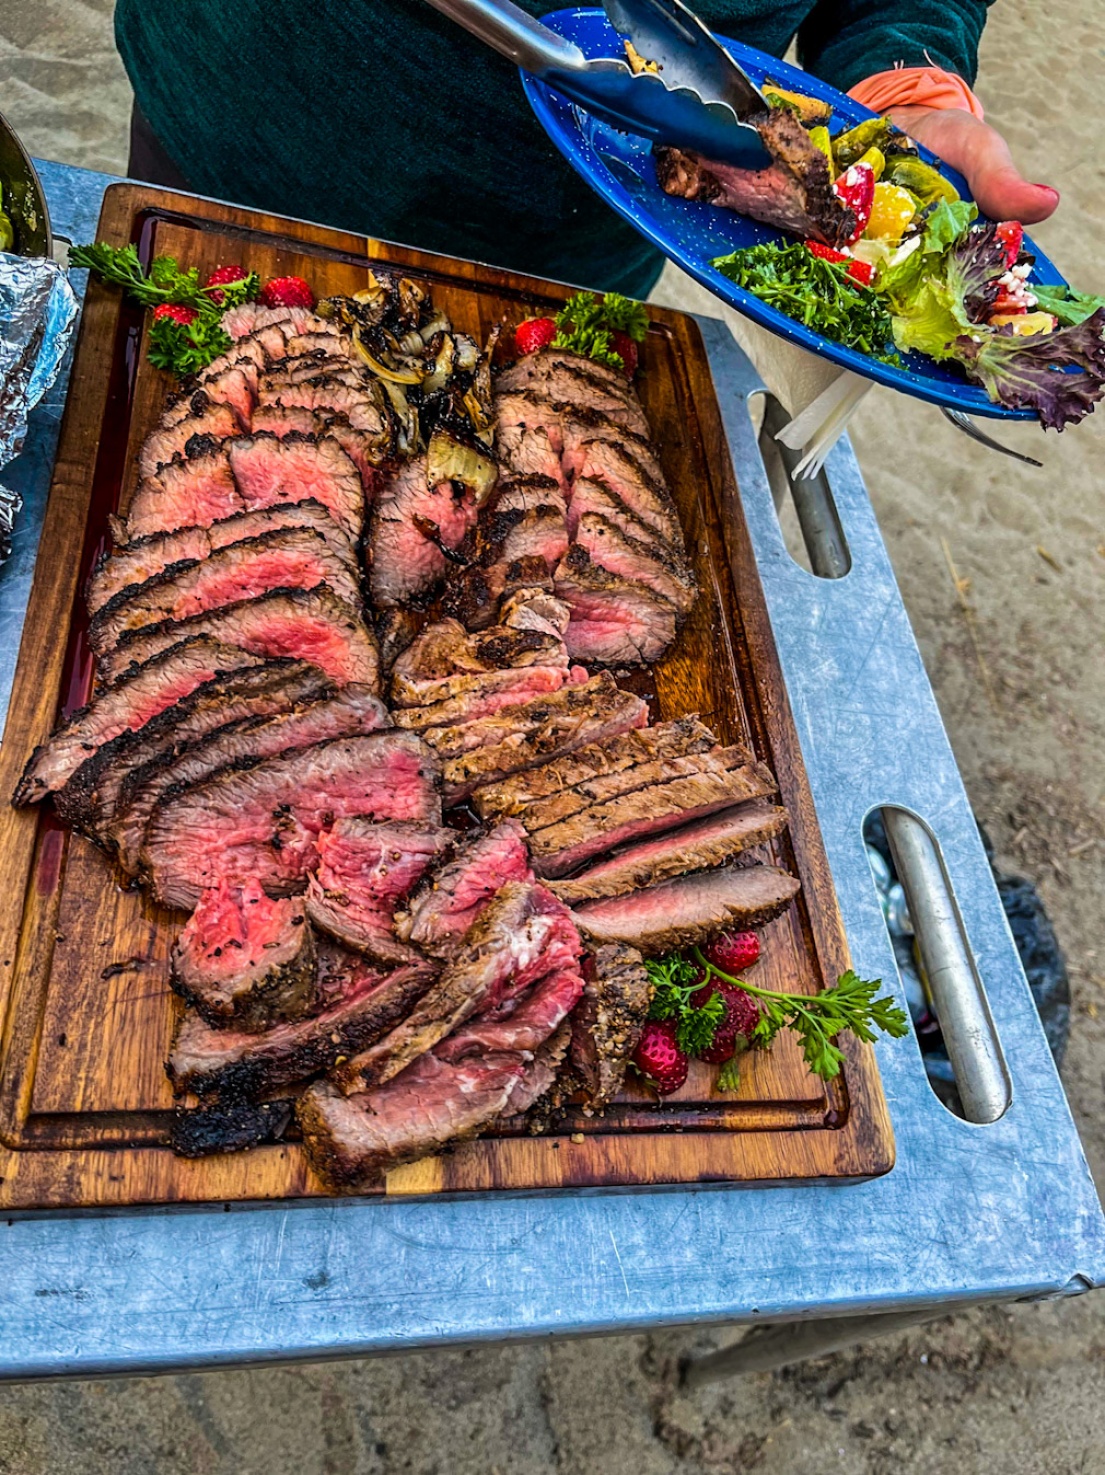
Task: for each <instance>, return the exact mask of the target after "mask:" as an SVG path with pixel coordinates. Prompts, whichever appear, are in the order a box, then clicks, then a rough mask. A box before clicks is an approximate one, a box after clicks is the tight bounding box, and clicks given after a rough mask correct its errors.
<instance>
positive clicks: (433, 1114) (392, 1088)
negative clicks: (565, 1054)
mask: <svg viewBox="0 0 1105 1475" xmlns="http://www.w3.org/2000/svg"><path fill="white" fill-rule="evenodd" d="M525 1074H526V1059H525V1057H524V1056H522V1055H517V1054H510V1053H501V1054H495V1055H486V1056H483V1057H482V1058H472V1059H468V1060H463V1061H461V1063H460V1064H459V1065H447V1064H446V1063H445V1062H444V1061H441V1060H438V1059H437V1057H436V1056H435V1055H432V1054H431V1055H423V1056H421V1058H420V1059H418V1060H416V1061H415V1063H414V1064H413V1065H412V1066H410V1068H409V1069H407V1070H405V1071H404V1072H403V1073H402V1075H400V1076H397V1077H396V1079H395V1080H394V1081H391V1082H390V1083H389V1084H388V1085H387V1086H385V1087H383V1088H382V1089H380V1090H376V1091H368V1092H362V1093H361V1094H360V1095H357V1096H343V1095H342V1094H341V1093H340V1092H339V1091H338V1090H336V1089H335V1088H334V1087H333V1086H332V1085H330V1083H329V1082H328V1081H319V1082H317V1083H316V1084H315V1085H313V1086H311V1087H310V1089H309V1090H308V1091H306V1092H305V1093H304V1095H303V1096H301V1097H300V1099H299V1100H298V1101H297V1102H296V1117H297V1119H298V1121H299V1125H300V1129H301V1131H302V1133H303V1142H304V1146H305V1147H306V1149H307V1157H308V1160H309V1162H310V1164H311V1167H312V1168H313V1169H314V1171H315V1172H316V1173H317V1174H318V1175H319V1177H320V1178H321V1179H322V1180H323V1182H324V1183H326V1184H327V1185H329V1186H330V1187H331V1188H333V1189H336V1190H339V1191H343V1190H344V1191H347V1192H348V1191H352V1190H354V1189H358V1188H367V1187H369V1186H370V1185H372V1184H374V1183H376V1182H378V1181H379V1179H380V1178H381V1177H382V1176H383V1174H384V1173H386V1172H387V1170H388V1169H389V1168H395V1167H398V1166H399V1165H400V1164H401V1163H410V1162H416V1161H417V1160H418V1159H419V1158H422V1157H426V1156H427V1155H428V1154H430V1153H435V1152H440V1151H441V1150H442V1148H444V1147H446V1146H448V1145H450V1144H453V1143H459V1142H463V1141H465V1140H466V1139H468V1138H471V1137H475V1136H476V1135H477V1134H478V1133H479V1132H480V1131H481V1130H482V1129H483V1128H484V1127H486V1126H487V1125H488V1124H489V1123H490V1122H492V1121H494V1120H495V1119H496V1118H497V1117H500V1116H502V1115H503V1113H504V1112H508V1111H509V1110H510V1101H511V1097H512V1095H513V1094H514V1093H515V1092H516V1091H517V1090H518V1088H519V1086H520V1084H521V1082H522V1081H523V1079H524V1077H525Z"/></svg>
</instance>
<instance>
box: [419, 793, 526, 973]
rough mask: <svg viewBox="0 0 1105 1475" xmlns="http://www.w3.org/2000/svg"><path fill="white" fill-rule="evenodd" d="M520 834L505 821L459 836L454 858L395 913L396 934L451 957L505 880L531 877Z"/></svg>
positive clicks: (513, 822) (517, 827)
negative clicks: (401, 911) (403, 910)
mask: <svg viewBox="0 0 1105 1475" xmlns="http://www.w3.org/2000/svg"><path fill="white" fill-rule="evenodd" d="M532 880H533V872H532V871H531V870H530V864H529V850H528V849H527V848H526V832H525V830H524V829H523V828H522V826H521V825H520V824H519V823H518V821H517V820H506V821H504V823H503V824H501V825H496V826H495V828H494V829H493V830H489V831H488V832H487V833H486V834H481V833H479V832H476V833H475V834H472V835H469V836H466V837H465V840H464V842H463V844H462V845H461V847H460V850H459V852H458V854H457V856H456V858H455V859H454V860H452V861H450V863H449V864H448V865H447V866H444V867H442V868H441V869H440V870H436V871H435V872H434V873H433V875H432V876H430V877H429V878H428V880H427V881H426V882H425V883H424V884H423V885H422V886H421V887H420V888H419V890H418V891H417V892H416V893H415V895H414V897H413V898H412V900H411V903H410V906H409V909H408V911H407V912H406V913H405V914H400V915H399V916H397V917H396V923H397V927H398V931H399V935H400V936H401V937H403V938H405V939H406V940H407V941H409V942H412V943H413V944H414V945H415V946H416V947H418V948H421V949H422V951H423V952H427V953H432V954H433V956H434V957H436V958H448V957H451V956H452V954H453V952H454V951H455V950H456V948H457V946H458V945H459V943H460V941H461V939H462V938H463V937H464V934H465V933H466V932H467V931H468V929H469V928H470V927H471V926H472V924H473V922H475V920H476V918H477V917H478V916H479V914H480V912H481V911H482V910H483V908H484V907H485V906H486V905H487V903H488V902H489V901H490V900H491V898H492V897H493V896H494V895H495V894H496V893H497V892H498V891H500V890H501V889H502V887H504V886H505V885H506V884H507V882H508V881H532Z"/></svg>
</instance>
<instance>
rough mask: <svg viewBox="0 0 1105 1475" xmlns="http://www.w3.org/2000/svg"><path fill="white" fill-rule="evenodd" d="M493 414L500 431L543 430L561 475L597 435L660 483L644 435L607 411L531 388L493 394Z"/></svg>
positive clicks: (657, 464)
mask: <svg viewBox="0 0 1105 1475" xmlns="http://www.w3.org/2000/svg"><path fill="white" fill-rule="evenodd" d="M495 416H496V423H497V426H498V430H499V433H500V434H503V433H506V434H509V433H510V432H511V431H512V430H514V431H516V430H517V429H518V428H523V429H525V430H527V431H531V432H532V431H536V430H545V431H547V433H548V437H549V443H550V445H552V447H553V449H554V450H555V451H556V452H557V453H558V454H559V456H560V467H561V471H562V473H563V475H564V476H566V477H567V478H569V479H570V478H571V477H572V476H573V475H574V474H575V473H576V472H577V471H578V470H579V468H580V466H581V465H582V463H583V461H584V460H585V459H586V455H585V452H584V446H585V444H586V443H587V442H588V441H591V440H594V439H598V438H601V439H603V440H609V441H612V442H613V443H614V444H615V445H619V446H624V447H625V448H626V449H628V450H630V451H632V453H633V456H634V458H635V460H636V461H637V462H638V464H639V465H640V466H641V467H642V469H643V470H644V471H645V473H646V474H647V476H648V478H649V481H650V482H652V483H655V484H656V485H657V486H659V487H662V486H663V485H664V473H663V470H662V469H661V466H660V462H659V461H658V460H657V458H656V452H655V451H654V450H653V448H652V444H651V442H650V441H649V440H648V438H647V436H644V435H636V434H634V432H632V431H630V430H627V429H625V427H624V426H622V425H619V424H617V423H616V422H615V421H614V420H612V419H611V418H610V417H609V416H608V415H604V414H602V412H601V411H599V410H596V409H593V408H591V407H590V406H585V405H579V404H565V403H557V402H555V401H552V400H549V399H547V398H546V397H545V396H544V395H542V394H540V393H538V392H537V391H535V390H531V389H524V390H517V391H515V392H514V393H512V394H496V396H495Z"/></svg>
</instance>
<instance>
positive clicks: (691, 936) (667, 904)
mask: <svg viewBox="0 0 1105 1475" xmlns="http://www.w3.org/2000/svg"><path fill="white" fill-rule="evenodd" d="M800 889H801V887H800V883H799V882H798V881H797V880H796V879H795V877H794V876H790V875H788V874H787V873H786V871H780V870H777V869H776V868H775V867H774V866H748V867H739V866H738V867H729V868H727V869H723V870H716V871H699V872H698V874H697V875H694V876H681V877H680V878H679V879H678V880H677V881H665V882H664V883H663V885H661V886H651V887H649V889H648V890H647V891H633V892H631V893H630V894H629V895H628V896H615V897H609V898H607V899H606V900H604V901H588V902H584V903H583V905H582V906H578V907H576V908H575V910H574V911H573V912H572V915H573V917H574V918H575V919H576V921H577V922H578V924H579V926H580V927H581V928H582V929H583V931H584V932H585V933H586V934H587V936H588V937H590V938H592V939H593V940H594V941H595V942H607V943H609V942H620V943H624V944H625V945H626V946H627V947H634V948H638V949H639V950H640V951H641V952H642V953H644V954H645V956H646V957H657V956H659V955H660V954H662V953H670V952H675V951H677V950H678V949H679V948H689V947H697V946H698V945H699V944H700V943H704V942H706V941H708V939H709V938H711V937H714V936H716V935H717V933H719V932H724V931H725V930H726V928H730V927H739V928H745V929H747V928H749V927H762V926H764V925H765V924H766V923H767V922H770V921H771V920H772V919H773V918H774V917H777V916H779V914H780V913H781V912H784V911H786V909H787V907H788V906H789V905H790V903H791V902H792V901H793V899H794V897H795V896H796V895H797V894H798V892H799V890H800Z"/></svg>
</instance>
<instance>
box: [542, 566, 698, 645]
mask: <svg viewBox="0 0 1105 1475" xmlns="http://www.w3.org/2000/svg"><path fill="white" fill-rule="evenodd" d="M554 587H555V589H556V594H557V598H558V599H562V600H563V601H564V603H565V604H566V605H567V606H568V608H569V609H570V610H571V612H572V619H571V623H570V624H569V626H568V630H567V633H566V635H565V637H564V640H565V644H566V645H567V647H568V654H569V655H570V656H571V658H572V660H574V661H585V662H588V663H590V664H593V665H599V666H632V665H649V664H651V663H652V662H653V661H658V660H660V658H661V657H662V656H663V655H664V654H665V652H666V651H668V650H669V649H670V647H671V646H672V645H673V644H674V642H675V637H676V633H677V631H678V628H679V611H678V610H677V609H676V607H675V605H674V604H672V603H671V602H670V600H667V599H665V598H664V596H663V595H662V594H658V593H657V592H656V590H655V589H651V588H649V587H648V586H647V585H645V584H639V583H637V582H635V581H633V580H630V579H623V578H620V577H619V576H618V575H617V574H612V573H610V572H609V571H608V570H607V569H604V568H601V567H600V566H599V565H598V564H597V563H593V562H592V561H591V557H590V555H589V554H588V552H587V550H586V548H583V547H581V546H580V544H578V543H573V544H572V546H571V547H570V548H569V549H568V554H567V557H566V558H564V559H563V560H562V561H561V563H560V565H559V567H558V568H557V570H556V574H555V578H554Z"/></svg>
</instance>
